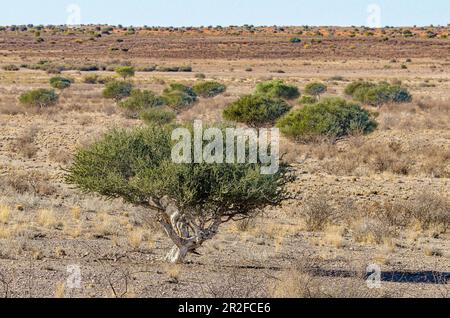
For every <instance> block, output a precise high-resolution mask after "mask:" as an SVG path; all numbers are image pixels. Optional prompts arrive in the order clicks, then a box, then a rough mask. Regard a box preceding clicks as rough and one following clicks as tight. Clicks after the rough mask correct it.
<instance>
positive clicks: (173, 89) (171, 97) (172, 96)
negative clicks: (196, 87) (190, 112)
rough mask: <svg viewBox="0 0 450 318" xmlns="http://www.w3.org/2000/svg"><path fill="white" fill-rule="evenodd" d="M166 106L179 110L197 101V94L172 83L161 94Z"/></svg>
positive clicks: (183, 86)
mask: <svg viewBox="0 0 450 318" xmlns="http://www.w3.org/2000/svg"><path fill="white" fill-rule="evenodd" d="M162 98H163V100H164V102H165V104H166V105H168V106H169V107H171V108H174V109H179V108H184V107H187V106H190V105H192V104H193V103H195V102H196V100H197V94H196V93H195V92H194V91H193V89H192V88H190V87H188V86H186V85H183V84H180V83H172V84H170V85H169V87H168V88H166V89H165V90H164V92H163V94H162Z"/></svg>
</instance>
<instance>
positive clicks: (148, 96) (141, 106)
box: [119, 89, 164, 112]
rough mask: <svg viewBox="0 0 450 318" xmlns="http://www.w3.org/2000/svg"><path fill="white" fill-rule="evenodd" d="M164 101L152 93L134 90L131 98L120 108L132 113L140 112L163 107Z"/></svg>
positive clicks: (123, 102) (121, 103)
mask: <svg viewBox="0 0 450 318" xmlns="http://www.w3.org/2000/svg"><path fill="white" fill-rule="evenodd" d="M163 104H164V101H163V100H162V98H161V97H159V96H157V95H156V94H155V93H153V92H152V91H147V90H143V91H141V90H140V89H134V90H132V91H131V95H130V97H129V98H127V99H125V100H123V101H121V102H120V103H119V107H121V108H124V109H126V110H129V111H132V112H140V111H143V110H146V109H148V108H152V107H158V106H162V105H163Z"/></svg>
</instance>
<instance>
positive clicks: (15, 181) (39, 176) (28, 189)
mask: <svg viewBox="0 0 450 318" xmlns="http://www.w3.org/2000/svg"><path fill="white" fill-rule="evenodd" d="M0 183H2V184H4V185H5V186H8V187H11V188H12V189H13V190H14V191H15V192H17V193H19V194H25V193H34V194H38V195H41V196H50V195H52V194H54V193H55V192H56V187H55V186H53V185H52V184H51V183H50V176H49V175H48V174H46V173H43V172H39V171H36V170H31V171H18V172H16V173H15V174H14V175H11V174H9V175H6V176H5V177H3V178H1V179H0Z"/></svg>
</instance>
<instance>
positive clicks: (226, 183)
mask: <svg viewBox="0 0 450 318" xmlns="http://www.w3.org/2000/svg"><path fill="white" fill-rule="evenodd" d="M173 128H174V127H172V126H156V125H150V126H148V127H147V128H141V129H136V130H133V131H125V130H121V131H112V132H110V133H108V134H107V135H106V136H105V137H104V138H103V139H101V140H100V141H98V142H97V143H95V144H93V145H92V146H90V147H88V148H87V149H82V150H79V151H78V153H76V154H75V157H74V163H73V165H72V166H71V167H70V168H69V169H68V171H67V175H66V182H67V183H68V184H71V185H75V186H77V187H78V188H79V189H81V190H83V191H84V192H87V193H97V194H100V195H103V196H105V197H107V198H122V199H124V200H125V201H126V202H129V203H132V204H136V205H141V206H144V207H149V202H151V201H154V202H157V200H158V199H161V198H163V197H165V196H167V197H168V198H170V199H171V200H173V201H174V202H175V203H176V205H177V207H178V208H179V209H180V211H181V212H182V213H183V214H189V215H190V216H192V215H194V216H198V217H200V218H201V220H203V221H206V220H208V219H211V218H215V217H226V216H229V215H232V216H234V215H243V216H249V215H251V214H252V213H253V212H255V211H257V210H258V209H260V208H263V207H265V206H267V205H273V204H277V203H279V202H280V201H281V200H282V199H284V197H285V190H284V185H285V183H286V181H287V180H288V177H287V174H286V172H287V167H286V166H284V165H281V167H280V169H279V171H278V172H277V173H275V174H273V175H262V174H261V173H260V167H261V164H260V163H257V164H227V163H222V164H206V163H201V164H197V163H186V164H179V163H174V162H173V161H172V159H171V149H172V146H173V144H174V143H173V141H172V140H171V133H172V131H173ZM192 149H194V147H192ZM224 151H225V150H224Z"/></svg>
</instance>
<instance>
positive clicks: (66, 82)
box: [50, 76, 73, 90]
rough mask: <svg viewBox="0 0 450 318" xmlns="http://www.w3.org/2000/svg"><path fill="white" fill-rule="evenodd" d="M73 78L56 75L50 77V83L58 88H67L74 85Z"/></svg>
mask: <svg viewBox="0 0 450 318" xmlns="http://www.w3.org/2000/svg"><path fill="white" fill-rule="evenodd" d="M72 82H73V80H72V79H70V78H66V77H61V76H55V77H52V78H51V79H50V85H51V86H52V87H53V88H56V89H61V90H62V89H66V88H69V87H70V86H71V85H72Z"/></svg>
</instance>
